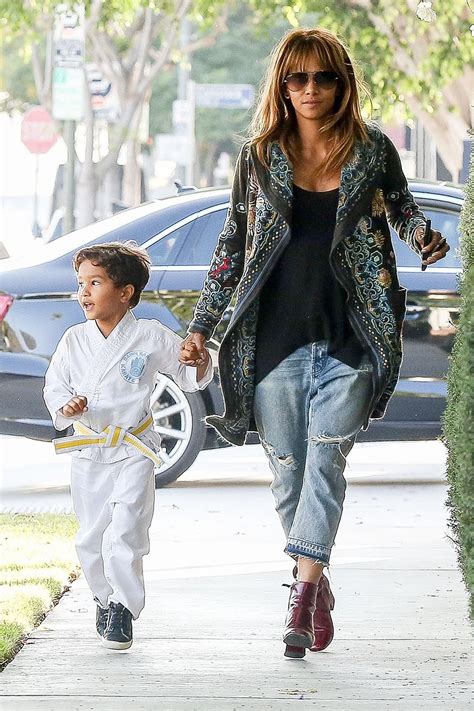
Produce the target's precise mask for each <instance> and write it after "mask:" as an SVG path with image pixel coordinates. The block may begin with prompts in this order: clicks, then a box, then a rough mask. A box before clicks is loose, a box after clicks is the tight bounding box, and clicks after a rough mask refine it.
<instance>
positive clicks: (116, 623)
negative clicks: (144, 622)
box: [102, 602, 133, 649]
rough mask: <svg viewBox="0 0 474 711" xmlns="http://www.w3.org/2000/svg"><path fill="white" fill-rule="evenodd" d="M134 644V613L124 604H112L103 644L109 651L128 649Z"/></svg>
mask: <svg viewBox="0 0 474 711" xmlns="http://www.w3.org/2000/svg"><path fill="white" fill-rule="evenodd" d="M132 642H133V634H132V613H131V612H130V610H127V608H126V607H124V606H123V605H122V603H120V602H111V603H110V605H109V620H108V623H107V627H106V630H105V632H104V636H103V637H102V644H103V645H104V647H107V648H108V649H128V648H129V647H131V646H132Z"/></svg>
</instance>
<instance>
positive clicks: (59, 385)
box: [43, 336, 81, 430]
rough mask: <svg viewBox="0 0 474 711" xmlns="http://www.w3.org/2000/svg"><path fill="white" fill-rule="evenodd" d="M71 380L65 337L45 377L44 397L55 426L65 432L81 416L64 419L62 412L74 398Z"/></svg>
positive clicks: (54, 354)
mask: <svg viewBox="0 0 474 711" xmlns="http://www.w3.org/2000/svg"><path fill="white" fill-rule="evenodd" d="M75 394H76V393H75V392H74V390H73V388H72V386H71V383H70V378H69V359H68V345H67V339H66V337H65V336H63V338H62V339H61V340H60V342H59V344H58V346H57V348H56V351H55V352H54V353H53V357H52V358H51V362H50V364H49V367H48V370H47V371H46V375H45V384H44V389H43V397H44V401H45V403H46V407H47V408H48V410H49V413H50V415H51V419H52V421H53V425H54V427H55V428H56V429H57V430H65V429H67V428H68V427H70V426H71V425H72V423H73V422H74V420H79V419H80V418H81V415H76V416H74V417H64V415H63V414H62V413H61V412H60V410H61V408H62V407H63V405H65V404H66V403H67V402H69V400H70V399H71V398H72V397H74V395H75Z"/></svg>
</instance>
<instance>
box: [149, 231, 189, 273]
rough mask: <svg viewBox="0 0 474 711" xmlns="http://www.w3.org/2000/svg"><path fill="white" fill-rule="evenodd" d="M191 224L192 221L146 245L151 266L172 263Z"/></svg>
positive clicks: (162, 265)
mask: <svg viewBox="0 0 474 711" xmlns="http://www.w3.org/2000/svg"><path fill="white" fill-rule="evenodd" d="M191 225H192V223H189V222H188V223H187V224H185V225H182V226H181V227H178V229H176V230H173V232H170V233H169V234H168V235H166V236H165V237H161V238H160V239H157V240H156V242H154V243H153V244H151V245H149V246H148V247H147V252H148V254H149V255H150V259H151V261H152V264H153V266H155V267H164V266H168V265H170V264H174V262H175V259H176V255H177V254H178V253H179V251H180V249H181V248H182V246H183V244H184V242H185V240H186V236H187V234H188V232H189V230H190V228H191Z"/></svg>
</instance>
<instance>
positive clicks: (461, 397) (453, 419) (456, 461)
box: [443, 152, 474, 618]
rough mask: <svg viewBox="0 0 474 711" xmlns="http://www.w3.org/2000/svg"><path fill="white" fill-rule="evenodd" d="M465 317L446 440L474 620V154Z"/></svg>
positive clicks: (464, 225)
mask: <svg viewBox="0 0 474 711" xmlns="http://www.w3.org/2000/svg"><path fill="white" fill-rule="evenodd" d="M460 231H461V258H462V264H463V276H462V277H461V280H460V290H461V315H460V320H459V326H458V330H457V334H456V339H455V343H454V348H453V351H452V354H451V359H450V367H449V372H448V402H447V408H446V412H445V416H444V423H443V439H444V441H445V444H446V446H447V448H448V465H447V477H448V484H449V488H448V501H447V504H448V506H449V508H450V522H449V524H450V527H451V529H452V531H453V534H454V539H455V542H456V545H457V551H458V560H459V565H460V568H461V571H462V574H463V577H464V581H465V584H466V587H467V589H468V592H469V595H470V610H471V617H472V618H474V486H473V482H474V418H473V414H474V152H473V153H471V166H470V172H469V179H468V184H467V186H466V199H465V203H464V206H463V210H462V214H461V223H460Z"/></svg>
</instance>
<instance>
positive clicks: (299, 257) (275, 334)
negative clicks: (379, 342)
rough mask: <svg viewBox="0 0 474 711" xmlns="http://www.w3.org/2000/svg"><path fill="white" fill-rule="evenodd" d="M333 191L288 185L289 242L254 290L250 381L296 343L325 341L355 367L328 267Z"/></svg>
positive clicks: (355, 345) (355, 354)
mask: <svg viewBox="0 0 474 711" xmlns="http://www.w3.org/2000/svg"><path fill="white" fill-rule="evenodd" d="M338 197H339V190H338V189H337V188H336V189H335V190H329V191H326V192H312V191H309V190H303V188H300V187H298V186H297V185H294V190H293V219H292V225H291V240H290V242H289V244H288V245H287V247H286V248H285V250H284V252H283V254H282V255H281V256H280V258H279V260H278V261H277V263H276V264H275V267H274V269H273V270H272V272H271V274H270V275H269V277H268V279H267V281H266V282H265V284H264V286H263V288H262V291H261V293H260V305H259V312H258V323H257V344H256V383H259V382H260V381H261V380H263V378H264V377H265V376H266V375H268V373H270V372H271V371H272V370H273V369H274V368H275V367H276V366H277V365H278V364H279V363H281V362H282V361H283V360H284V359H285V358H286V357H287V356H289V355H290V354H291V353H293V351H295V350H296V349H297V348H300V347H301V346H304V345H306V344H308V343H314V342H315V341H328V342H329V348H328V352H329V353H330V354H331V355H332V356H333V357H334V358H337V359H338V360H340V361H342V362H343V363H347V364H348V365H350V366H352V367H353V368H357V367H358V366H359V364H360V360H361V358H362V356H363V349H362V346H361V345H360V343H359V341H358V340H357V338H356V336H355V334H354V332H353V330H352V327H351V325H350V323H349V320H348V317H347V310H346V296H345V291H344V289H343V287H342V286H341V285H340V284H339V282H338V281H337V280H336V278H335V277H334V276H333V273H332V270H331V268H330V266H329V252H330V249H331V243H332V239H333V235H334V228H335V226H336V210H337V203H338Z"/></svg>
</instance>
